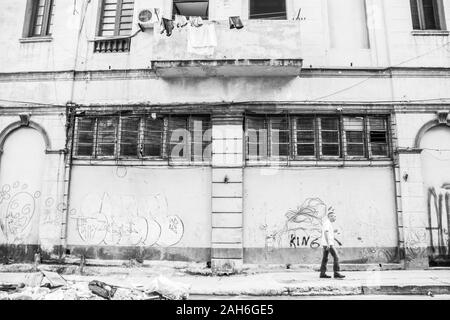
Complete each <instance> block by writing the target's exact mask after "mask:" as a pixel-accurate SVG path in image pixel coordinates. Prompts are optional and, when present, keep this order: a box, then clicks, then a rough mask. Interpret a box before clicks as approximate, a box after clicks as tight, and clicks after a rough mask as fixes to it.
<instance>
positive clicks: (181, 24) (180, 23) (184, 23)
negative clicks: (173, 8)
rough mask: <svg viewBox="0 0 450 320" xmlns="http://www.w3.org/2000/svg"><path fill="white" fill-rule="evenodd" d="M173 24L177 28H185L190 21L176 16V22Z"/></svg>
mask: <svg viewBox="0 0 450 320" xmlns="http://www.w3.org/2000/svg"><path fill="white" fill-rule="evenodd" d="M173 23H174V24H175V28H183V27H185V26H187V24H188V21H187V19H186V17H185V16H182V15H179V14H176V15H175V20H174V22H173Z"/></svg>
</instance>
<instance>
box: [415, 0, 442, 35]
mask: <svg viewBox="0 0 450 320" xmlns="http://www.w3.org/2000/svg"><path fill="white" fill-rule="evenodd" d="M410 4H411V18H412V25H413V29H414V30H444V29H445V28H446V26H445V17H444V9H443V3H442V0H410Z"/></svg>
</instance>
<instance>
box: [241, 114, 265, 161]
mask: <svg viewBox="0 0 450 320" xmlns="http://www.w3.org/2000/svg"><path fill="white" fill-rule="evenodd" d="M246 122H247V124H246V126H247V133H246V142H247V159H249V160H251V159H254V160H264V159H267V157H268V152H267V140H268V139H267V134H268V125H267V120H266V118H265V117H248V118H247V120H246Z"/></svg>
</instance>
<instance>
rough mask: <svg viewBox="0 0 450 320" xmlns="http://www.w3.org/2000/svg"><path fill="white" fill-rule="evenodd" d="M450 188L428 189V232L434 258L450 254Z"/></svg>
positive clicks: (446, 186)
mask: <svg viewBox="0 0 450 320" xmlns="http://www.w3.org/2000/svg"><path fill="white" fill-rule="evenodd" d="M449 189H450V188H449V187H448V184H444V185H443V186H442V188H439V189H438V190H436V188H434V187H431V188H429V189H428V228H427V229H428V230H429V243H430V250H431V253H432V255H434V256H445V255H449V254H450V233H449V229H450V190H449Z"/></svg>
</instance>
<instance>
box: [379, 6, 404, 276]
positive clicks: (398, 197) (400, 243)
mask: <svg viewBox="0 0 450 320" xmlns="http://www.w3.org/2000/svg"><path fill="white" fill-rule="evenodd" d="M381 6H382V10H381V11H382V17H383V28H384V39H385V46H386V58H387V59H386V61H387V63H388V69H389V73H390V77H389V85H390V89H391V92H390V93H391V100H392V101H394V100H395V99H394V91H395V89H394V83H393V78H392V61H391V50H390V47H389V44H390V41H389V32H388V25H387V21H386V14H385V13H386V4H385V1H384V0H383V1H381ZM393 108H394V110H393V112H391V119H390V120H391V121H390V127H391V130H390V131H391V138H392V151H393V168H392V169H393V176H394V190H395V208H396V210H395V211H396V216H397V219H396V222H397V247H398V250H399V252H398V254H399V259H400V263H401V264H403V267H404V268H406V260H405V258H406V248H405V241H404V240H405V237H404V230H403V225H404V222H403V206H402V192H401V186H400V184H401V177H400V155H399V154H398V152H396V151H397V150H398V140H397V138H398V127H397V114H396V113H395V104H393ZM392 118H394V119H392ZM400 217H401V218H400Z"/></svg>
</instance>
